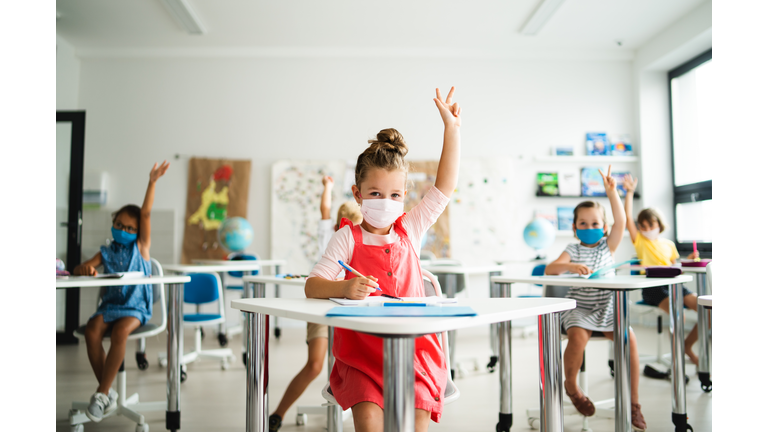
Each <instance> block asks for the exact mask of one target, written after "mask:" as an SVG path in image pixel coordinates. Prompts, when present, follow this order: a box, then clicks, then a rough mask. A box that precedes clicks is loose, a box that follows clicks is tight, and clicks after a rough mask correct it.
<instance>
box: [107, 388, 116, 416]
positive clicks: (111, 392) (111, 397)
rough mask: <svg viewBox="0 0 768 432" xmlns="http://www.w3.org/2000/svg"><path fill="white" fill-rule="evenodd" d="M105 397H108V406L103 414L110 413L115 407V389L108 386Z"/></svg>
mask: <svg viewBox="0 0 768 432" xmlns="http://www.w3.org/2000/svg"><path fill="white" fill-rule="evenodd" d="M107 397H109V406H107V408H106V409H105V410H104V415H107V414H110V413H112V411H114V410H115V408H117V392H116V391H115V389H113V388H111V387H110V389H109V394H108V395H107Z"/></svg>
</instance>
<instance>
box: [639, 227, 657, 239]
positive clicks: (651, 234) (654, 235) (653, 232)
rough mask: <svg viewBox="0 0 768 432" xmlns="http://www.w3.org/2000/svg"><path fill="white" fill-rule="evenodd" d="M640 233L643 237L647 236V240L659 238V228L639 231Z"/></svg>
mask: <svg viewBox="0 0 768 432" xmlns="http://www.w3.org/2000/svg"><path fill="white" fill-rule="evenodd" d="M640 234H642V235H643V237H645V238H647V239H648V240H651V241H653V240H656V239H657V238H659V228H656V229H652V230H650V231H640Z"/></svg>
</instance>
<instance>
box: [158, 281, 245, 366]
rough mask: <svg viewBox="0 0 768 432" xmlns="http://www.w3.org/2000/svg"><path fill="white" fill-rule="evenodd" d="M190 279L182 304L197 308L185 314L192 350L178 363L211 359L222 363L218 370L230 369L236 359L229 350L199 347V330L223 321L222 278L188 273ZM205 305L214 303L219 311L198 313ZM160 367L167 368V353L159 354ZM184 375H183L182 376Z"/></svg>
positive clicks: (200, 343) (200, 344)
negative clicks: (193, 341)
mask: <svg viewBox="0 0 768 432" xmlns="http://www.w3.org/2000/svg"><path fill="white" fill-rule="evenodd" d="M189 277H190V278H191V279H192V280H190V281H189V282H187V283H186V284H184V303H191V304H194V305H196V306H197V313H194V314H184V317H183V318H184V326H185V327H192V328H194V329H195V349H194V351H191V352H188V353H186V354H184V355H183V356H182V358H181V364H182V365H187V364H189V363H192V362H194V361H196V360H197V359H199V358H212V359H218V360H220V361H221V369H222V370H226V369H229V362H230V361H231V360H234V358H235V356H234V354H233V353H232V350H231V349H229V348H220V349H212V350H203V347H202V340H203V338H202V328H203V326H204V325H210V326H213V325H217V324H220V323H222V322H224V320H225V319H226V318H225V315H224V313H225V309H224V300H223V295H222V288H221V279H220V278H219V275H218V274H217V273H191V274H189ZM206 303H216V305H217V306H218V310H217V312H216V313H200V305H203V304H206ZM158 357H159V361H160V365H161V366H163V367H165V366H167V365H168V355H167V353H159V354H158ZM185 373H186V371H185ZM185 373H183V374H182V375H185Z"/></svg>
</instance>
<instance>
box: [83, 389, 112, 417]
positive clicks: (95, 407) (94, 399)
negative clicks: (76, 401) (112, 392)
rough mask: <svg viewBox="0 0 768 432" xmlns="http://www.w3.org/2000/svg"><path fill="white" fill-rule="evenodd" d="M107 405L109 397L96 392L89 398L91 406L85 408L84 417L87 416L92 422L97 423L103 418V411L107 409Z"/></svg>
mask: <svg viewBox="0 0 768 432" xmlns="http://www.w3.org/2000/svg"><path fill="white" fill-rule="evenodd" d="M109 405H110V401H109V396H107V395H105V394H104V393H100V392H96V393H94V394H93V396H91V404H90V405H88V408H86V410H85V415H86V416H88V418H89V419H91V421H92V422H94V423H98V422H100V421H101V419H102V418H103V417H104V412H105V409H106V408H107V407H109ZM113 409H114V408H113Z"/></svg>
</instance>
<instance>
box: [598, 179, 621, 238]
mask: <svg viewBox="0 0 768 432" xmlns="http://www.w3.org/2000/svg"><path fill="white" fill-rule="evenodd" d="M600 175H601V176H602V177H603V184H604V185H605V194H606V195H607V196H608V200H609V201H610V202H611V211H612V212H613V228H611V233H610V234H608V248H609V249H610V250H611V252H615V251H616V249H617V248H618V247H619V244H620V243H621V238H622V237H623V236H624V228H625V227H626V225H627V215H626V214H625V213H624V206H622V205H621V198H619V192H618V191H617V190H616V183H617V182H616V179H615V178H613V177H611V166H610V165H608V173H607V174H603V172H602V171H600Z"/></svg>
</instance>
